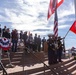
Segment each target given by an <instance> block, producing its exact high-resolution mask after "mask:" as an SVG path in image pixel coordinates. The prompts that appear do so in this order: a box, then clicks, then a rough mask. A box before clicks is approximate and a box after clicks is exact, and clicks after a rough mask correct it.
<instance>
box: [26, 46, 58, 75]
mask: <svg viewBox="0 0 76 75" xmlns="http://www.w3.org/2000/svg"><path fill="white" fill-rule="evenodd" d="M26 49H27V50H28V51H29V52H30V53H31V54H32V55H33V56H34V57H35V58H36V60H39V61H40V62H41V63H42V64H43V65H44V75H45V67H47V68H48V69H50V72H52V73H53V74H54V75H57V73H56V72H55V71H54V70H53V69H52V68H50V67H49V66H48V65H47V64H45V63H44V62H43V61H42V60H41V59H40V58H38V57H37V56H36V55H35V54H34V53H32V52H31V51H30V49H29V48H27V47H25V50H26Z"/></svg>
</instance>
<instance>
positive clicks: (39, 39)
mask: <svg viewBox="0 0 76 75" xmlns="http://www.w3.org/2000/svg"><path fill="white" fill-rule="evenodd" d="M37 41H38V42H37V45H38V52H40V51H41V38H40V35H38V38H37Z"/></svg>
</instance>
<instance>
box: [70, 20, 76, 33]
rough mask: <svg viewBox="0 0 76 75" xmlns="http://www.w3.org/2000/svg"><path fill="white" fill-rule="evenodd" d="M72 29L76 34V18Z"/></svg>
mask: <svg viewBox="0 0 76 75" xmlns="http://www.w3.org/2000/svg"><path fill="white" fill-rule="evenodd" d="M70 31H72V32H73V33H75V34H76V20H75V21H74V23H73V25H72V26H71V27H70Z"/></svg>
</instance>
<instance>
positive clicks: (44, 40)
mask: <svg viewBox="0 0 76 75" xmlns="http://www.w3.org/2000/svg"><path fill="white" fill-rule="evenodd" d="M45 42H46V39H45V37H43V39H42V51H44V44H45Z"/></svg>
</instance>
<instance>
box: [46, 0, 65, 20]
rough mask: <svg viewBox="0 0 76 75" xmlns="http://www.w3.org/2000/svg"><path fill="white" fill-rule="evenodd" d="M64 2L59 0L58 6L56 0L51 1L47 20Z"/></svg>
mask: <svg viewBox="0 0 76 75" xmlns="http://www.w3.org/2000/svg"><path fill="white" fill-rule="evenodd" d="M63 1H64V0H57V4H56V3H55V2H56V1H55V0H50V4H49V9H48V16H47V19H49V18H50V16H51V15H52V14H53V13H54V12H55V10H56V9H57V8H58V7H59V6H60V5H61V4H62V3H63ZM56 5H57V7H56Z"/></svg>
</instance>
